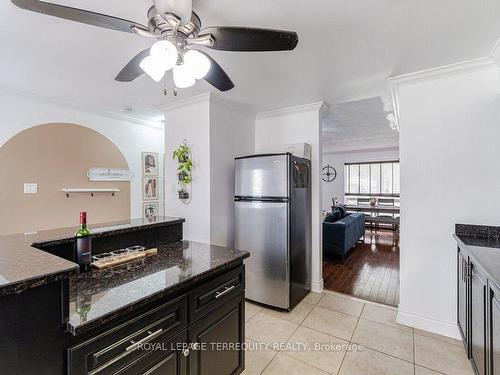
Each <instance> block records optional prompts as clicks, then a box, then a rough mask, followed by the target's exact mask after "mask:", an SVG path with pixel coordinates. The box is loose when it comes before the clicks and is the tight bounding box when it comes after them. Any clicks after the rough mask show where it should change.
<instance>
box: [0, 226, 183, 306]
mask: <svg viewBox="0 0 500 375" xmlns="http://www.w3.org/2000/svg"><path fill="white" fill-rule="evenodd" d="M180 222H184V219H180V218H172V217H158V218H157V220H156V221H154V222H149V221H146V220H145V219H133V220H124V221H116V222H110V223H102V224H96V225H89V227H90V229H91V231H92V236H107V235H113V234H119V233H122V232H131V231H134V230H141V229H144V228H146V227H155V226H162V225H168V224H176V223H180ZM75 228H76V227H69V228H62V229H54V230H46V231H40V232H36V233H33V234H15V235H7V236H0V297H1V296H6V295H9V294H13V293H19V292H22V291H23V290H26V289H29V288H33V287H36V286H40V285H44V284H48V283H50V282H54V281H57V280H61V279H65V278H68V277H70V276H71V275H74V274H76V273H78V265H77V264H75V263H73V262H70V261H68V260H65V259H63V258H60V257H58V256H55V255H52V254H49V253H47V252H45V251H43V250H39V249H37V248H36V247H34V246H36V245H37V244H38V243H47V242H50V243H51V244H57V243H67V242H70V241H73V240H74V235H75Z"/></svg>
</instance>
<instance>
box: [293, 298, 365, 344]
mask: <svg viewBox="0 0 500 375" xmlns="http://www.w3.org/2000/svg"><path fill="white" fill-rule="evenodd" d="M357 321H358V318H356V317H354V316H352V315H348V314H343V313H340V312H337V311H333V310H328V309H324V308H322V307H318V306H316V307H315V308H314V309H313V310H312V311H311V313H310V314H309V315H308V316H307V318H306V319H305V320H304V321H303V322H302V325H303V326H304V327H308V328H312V329H315V330H316V331H320V332H323V333H326V334H328V335H332V336H335V337H338V338H341V339H344V340H350V339H351V337H352V334H353V332H354V328H355V327H356V323H357Z"/></svg>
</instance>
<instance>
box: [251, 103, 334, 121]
mask: <svg viewBox="0 0 500 375" xmlns="http://www.w3.org/2000/svg"><path fill="white" fill-rule="evenodd" d="M327 109H328V106H327V105H326V104H325V102H316V103H310V104H302V105H297V106H294V107H287V108H282V109H277V110H274V111H268V112H260V113H258V114H257V119H261V118H269V117H277V116H283V115H289V114H292V113H299V112H305V111H311V110H316V111H320V112H321V111H325V110H327Z"/></svg>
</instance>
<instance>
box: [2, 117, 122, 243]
mask: <svg viewBox="0 0 500 375" xmlns="http://www.w3.org/2000/svg"><path fill="white" fill-rule="evenodd" d="M91 167H111V168H128V165H127V162H126V160H125V158H124V157H123V155H122V153H121V152H120V151H119V150H118V148H117V147H116V146H115V145H114V144H113V143H112V142H111V141H110V140H109V139H108V138H106V137H104V136H103V135H101V134H100V133H98V132H96V131H94V130H91V129H89V128H86V127H83V126H79V125H73V124H46V125H40V126H36V127H33V128H29V129H27V130H25V131H22V132H20V133H18V134H17V135H15V136H14V137H12V138H11V139H10V140H9V141H7V142H6V143H5V144H4V145H2V146H1V147H0V234H10V233H23V232H30V231H36V230H43V229H51V228H58V227H67V226H76V225H78V218H79V212H80V211H87V212H88V215H87V216H88V219H89V222H90V223H100V222H106V221H113V220H122V219H129V218H130V182H91V181H89V179H88V177H87V170H88V169H89V168H91ZM27 182H32V183H37V184H38V194H24V193H23V184H24V183H27ZM65 187H66V188H77V187H96V188H118V189H120V190H121V191H120V192H119V193H117V194H115V196H114V197H112V196H111V194H95V195H94V197H91V196H90V195H89V194H73V195H70V197H69V198H67V197H66V195H65V194H64V193H62V192H61V189H62V188H65Z"/></svg>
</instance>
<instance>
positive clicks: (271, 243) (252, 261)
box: [235, 201, 290, 308]
mask: <svg viewBox="0 0 500 375" xmlns="http://www.w3.org/2000/svg"><path fill="white" fill-rule="evenodd" d="M235 247H236V248H237V249H240V250H244V251H248V252H249V253H250V257H249V258H247V259H246V260H245V273H246V283H245V285H246V297H247V298H248V299H250V300H253V301H256V302H260V303H265V304H267V305H271V306H276V307H280V308H288V307H289V300H290V290H289V272H288V270H289V256H288V203H286V202H277V201H276V202H262V201H253V202H248V201H238V202H235Z"/></svg>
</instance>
